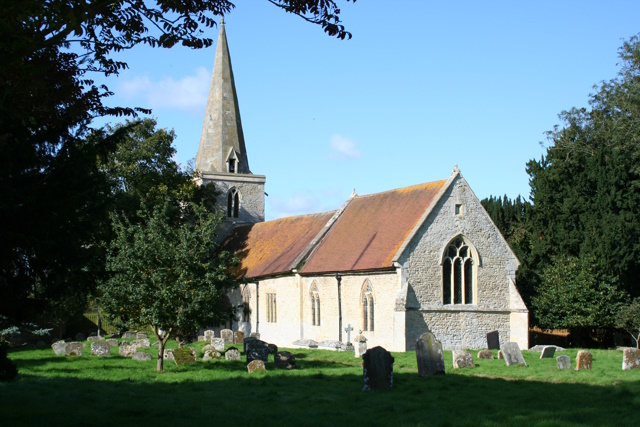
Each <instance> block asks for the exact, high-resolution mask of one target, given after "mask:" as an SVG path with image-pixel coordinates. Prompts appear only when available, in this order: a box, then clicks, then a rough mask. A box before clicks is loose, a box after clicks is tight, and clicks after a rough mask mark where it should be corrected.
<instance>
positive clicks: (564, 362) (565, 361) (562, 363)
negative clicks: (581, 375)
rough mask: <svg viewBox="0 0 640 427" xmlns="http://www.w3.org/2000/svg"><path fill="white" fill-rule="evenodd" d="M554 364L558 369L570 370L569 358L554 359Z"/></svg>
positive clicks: (559, 357)
mask: <svg viewBox="0 0 640 427" xmlns="http://www.w3.org/2000/svg"><path fill="white" fill-rule="evenodd" d="M556 363H557V364H558V369H561V370H563V371H564V370H566V369H571V358H570V357H569V356H558V357H556Z"/></svg>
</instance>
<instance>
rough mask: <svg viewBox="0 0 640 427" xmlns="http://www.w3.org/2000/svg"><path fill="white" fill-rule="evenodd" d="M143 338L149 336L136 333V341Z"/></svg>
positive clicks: (144, 333) (143, 333)
mask: <svg viewBox="0 0 640 427" xmlns="http://www.w3.org/2000/svg"><path fill="white" fill-rule="evenodd" d="M145 338H149V335H148V334H147V333H146V332H136V339H138V340H143V339H145Z"/></svg>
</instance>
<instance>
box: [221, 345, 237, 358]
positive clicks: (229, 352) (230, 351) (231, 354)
mask: <svg viewBox="0 0 640 427" xmlns="http://www.w3.org/2000/svg"><path fill="white" fill-rule="evenodd" d="M224 358H225V360H240V351H238V349H237V348H235V347H229V349H228V350H227V351H225V353H224Z"/></svg>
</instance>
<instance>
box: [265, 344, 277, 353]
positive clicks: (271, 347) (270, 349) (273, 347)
mask: <svg viewBox="0 0 640 427" xmlns="http://www.w3.org/2000/svg"><path fill="white" fill-rule="evenodd" d="M267 351H268V353H269V354H276V353H277V352H278V346H277V345H275V344H267Z"/></svg>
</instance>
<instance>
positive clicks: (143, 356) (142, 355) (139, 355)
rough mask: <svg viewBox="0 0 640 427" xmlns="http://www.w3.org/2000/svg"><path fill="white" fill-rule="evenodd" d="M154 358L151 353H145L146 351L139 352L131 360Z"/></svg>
mask: <svg viewBox="0 0 640 427" xmlns="http://www.w3.org/2000/svg"><path fill="white" fill-rule="evenodd" d="M152 358H153V356H151V355H150V354H149V353H145V352H144V351H138V352H136V353H134V354H133V356H131V360H151V359H152Z"/></svg>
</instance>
